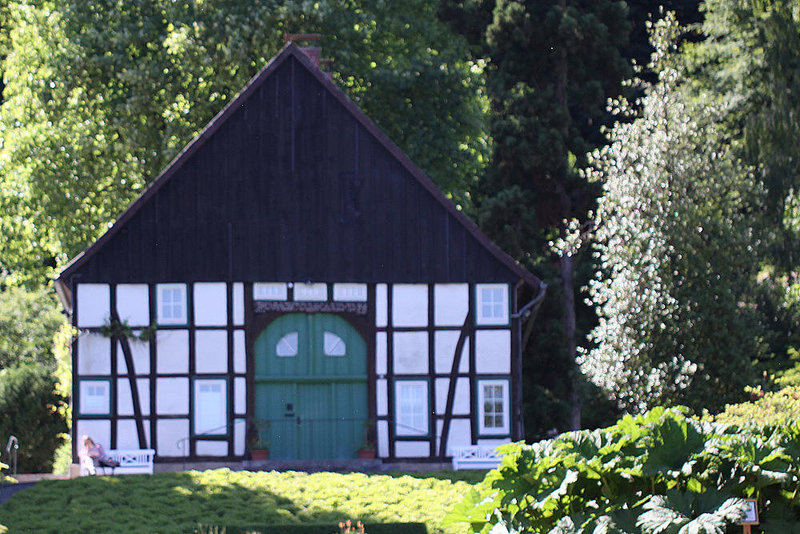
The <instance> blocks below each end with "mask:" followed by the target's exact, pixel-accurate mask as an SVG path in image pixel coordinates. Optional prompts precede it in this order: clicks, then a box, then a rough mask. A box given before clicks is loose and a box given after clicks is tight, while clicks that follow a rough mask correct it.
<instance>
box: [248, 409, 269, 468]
mask: <svg viewBox="0 0 800 534" xmlns="http://www.w3.org/2000/svg"><path fill="white" fill-rule="evenodd" d="M266 428H267V421H261V420H259V419H255V420H253V422H252V424H251V425H250V435H249V439H248V440H247V441H248V443H249V445H250V459H251V460H253V461H263V460H269V441H267V440H266V439H265V437H266V436H265V434H264V430H265V429H266Z"/></svg>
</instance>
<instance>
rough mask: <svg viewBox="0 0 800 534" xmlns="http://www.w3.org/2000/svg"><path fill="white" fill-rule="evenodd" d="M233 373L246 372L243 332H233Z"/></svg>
mask: <svg viewBox="0 0 800 534" xmlns="http://www.w3.org/2000/svg"><path fill="white" fill-rule="evenodd" d="M233 372H234V373H245V372H247V352H246V350H245V345H244V330H234V332H233Z"/></svg>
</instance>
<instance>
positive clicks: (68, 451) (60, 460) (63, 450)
mask: <svg viewBox="0 0 800 534" xmlns="http://www.w3.org/2000/svg"><path fill="white" fill-rule="evenodd" d="M61 437H62V439H63V441H62V442H61V445H59V446H58V448H57V449H56V451H55V453H54V454H53V473H54V474H57V475H65V474H67V473H69V466H70V465H72V436H70V435H69V434H62V435H61Z"/></svg>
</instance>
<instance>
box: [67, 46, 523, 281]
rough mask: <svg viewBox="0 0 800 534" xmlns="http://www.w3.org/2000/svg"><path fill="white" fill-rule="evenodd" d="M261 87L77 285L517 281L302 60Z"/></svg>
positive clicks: (289, 60) (127, 223) (149, 197)
mask: <svg viewBox="0 0 800 534" xmlns="http://www.w3.org/2000/svg"><path fill="white" fill-rule="evenodd" d="M255 84H256V86H255V87H254V88H252V90H250V91H249V92H248V93H247V94H246V98H242V99H240V100H241V101H240V102H238V105H237V106H236V108H235V109H232V110H231V112H230V113H227V114H226V115H225V116H224V117H225V118H224V120H221V121H219V124H215V125H214V127H213V128H209V129H208V131H207V133H206V134H204V135H207V139H205V140H204V141H203V143H202V146H200V147H199V148H198V149H197V150H195V151H193V152H192V153H191V154H190V155H188V156H187V157H185V158H182V159H180V160H179V161H180V165H176V166H175V167H176V168H175V169H173V170H172V171H171V172H168V173H167V174H168V175H165V176H162V178H161V179H159V182H163V183H158V187H157V188H154V191H152V192H151V193H150V194H148V193H145V198H143V199H141V200H140V201H139V202H138V203H137V205H136V206H135V208H136V209H134V210H131V211H130V212H129V213H128V214H126V216H123V217H122V218H121V220H120V221H119V222H118V223H117V224H118V225H119V227H118V228H116V229H114V231H113V234H112V235H110V237H109V238H108V239H106V240H105V242H104V243H103V244H102V246H101V247H97V248H96V250H92V249H90V254H87V256H86V257H85V258H83V259H82V260H81V261H80V263H79V264H77V265H75V269H68V273H69V274H70V275H71V274H75V273H80V275H81V278H80V281H81V282H82V283H87V282H117V283H125V282H135V283H143V282H145V283H153V282H159V281H182V282H184V281H202V280H206V281H208V280H229V281H230V280H241V281H258V280H286V281H290V280H293V281H317V282H318V281H338V282H362V283H363V282H394V283H402V282H420V281H437V282H478V281H480V282H491V281H495V282H503V283H515V282H516V281H518V280H519V279H520V276H519V273H515V272H513V270H512V269H511V268H509V266H508V265H507V264H504V263H503V262H501V261H498V259H497V257H496V255H495V254H493V253H492V252H490V250H489V249H488V248H487V246H486V243H485V242H483V243H482V242H481V241H480V240H479V238H478V237H476V235H475V234H474V233H473V232H471V231H470V230H468V229H467V228H466V227H465V226H464V224H463V223H462V222H461V221H459V220H457V217H456V216H455V215H454V214H453V213H452V212H451V211H450V210H449V209H447V208H445V206H444V205H443V204H442V202H441V200H440V199H439V198H436V196H435V195H434V194H432V193H431V192H430V191H429V190H428V189H426V187H425V186H424V185H423V183H422V182H420V180H418V179H417V178H415V176H413V174H412V173H411V172H409V170H408V168H407V167H406V166H404V165H403V164H402V163H401V159H402V158H403V157H404V156H402V154H397V153H396V151H395V150H394V149H393V148H392V147H389V146H387V145H386V144H385V143H383V142H382V141H381V140H380V139H378V137H376V135H374V133H373V132H372V131H370V129H369V128H367V127H366V126H365V125H364V122H363V121H359V120H358V119H357V114H358V113H360V112H359V111H358V110H357V109H355V106H354V105H352V104H348V103H347V102H343V101H342V99H341V97H337V96H336V95H335V94H334V93H333V92H332V90H331V89H330V88H329V87H326V86H325V85H324V83H323V82H322V81H320V79H319V78H318V77H317V76H316V75H315V73H313V72H312V71H310V70H309V68H308V66H307V65H305V64H304V63H303V62H302V61H300V60H299V59H298V58H297V57H295V56H294V55H289V56H288V57H286V59H285V60H284V61H282V62H281V63H280V64H279V65H278V66H277V67H276V68H274V69H273V70H272V71H270V72H269V74H268V75H267V76H264V77H262V78H260V79H257V80H256V82H255Z"/></svg>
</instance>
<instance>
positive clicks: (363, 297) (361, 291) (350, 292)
mask: <svg viewBox="0 0 800 534" xmlns="http://www.w3.org/2000/svg"><path fill="white" fill-rule="evenodd" d="M333 300H338V301H342V302H367V284H333Z"/></svg>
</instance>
